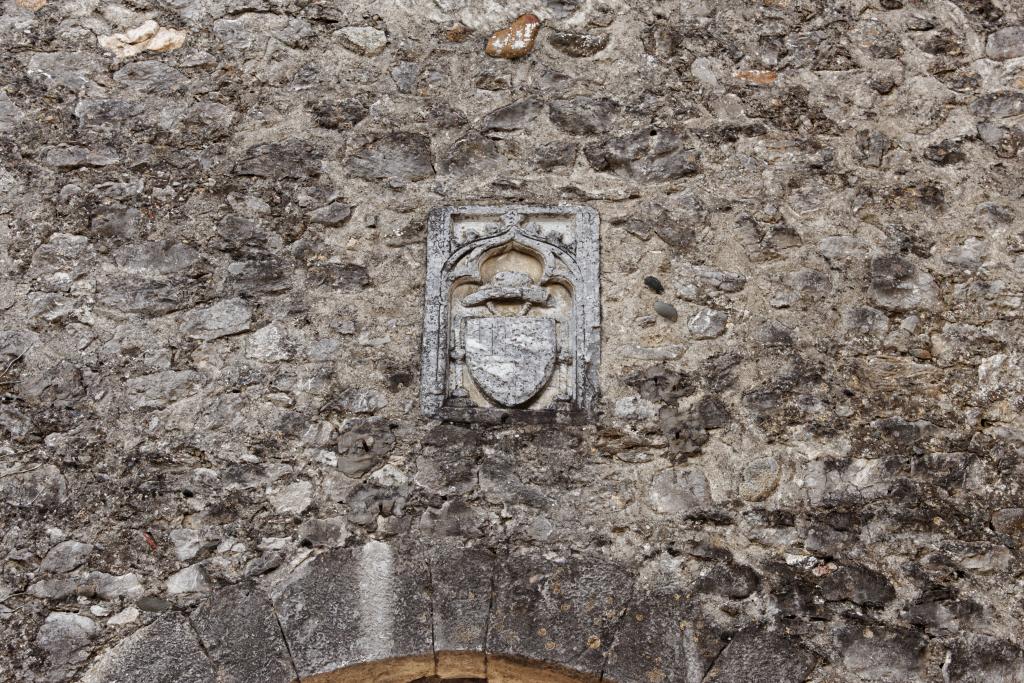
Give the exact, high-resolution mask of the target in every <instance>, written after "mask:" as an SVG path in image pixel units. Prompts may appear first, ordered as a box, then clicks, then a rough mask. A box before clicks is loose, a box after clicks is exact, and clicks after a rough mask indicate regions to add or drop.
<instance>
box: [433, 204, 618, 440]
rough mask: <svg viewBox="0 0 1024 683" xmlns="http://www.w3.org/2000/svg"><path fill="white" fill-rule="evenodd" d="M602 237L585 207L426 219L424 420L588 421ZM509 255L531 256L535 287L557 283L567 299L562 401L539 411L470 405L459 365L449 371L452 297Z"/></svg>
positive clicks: (468, 212) (464, 212)
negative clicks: (536, 270)
mask: <svg viewBox="0 0 1024 683" xmlns="http://www.w3.org/2000/svg"><path fill="white" fill-rule="evenodd" d="M599 233H600V219H599V217H598V214H597V212H596V211H595V210H593V209H590V208H587V207H583V206H528V205H512V206H448V207H443V208H438V209H434V210H433V211H431V212H430V215H429V218H428V221H427V278H426V294H425V306H424V318H423V354H422V370H421V373H422V377H421V382H422V391H421V398H422V409H423V413H424V414H426V415H428V416H431V417H437V418H441V419H444V420H449V421H459V422H485V423H492V422H506V421H509V420H510V419H516V420H522V421H529V422H580V421H584V420H586V419H588V418H590V417H591V416H592V413H593V409H594V404H595V401H596V398H597V394H598V366H599V364H600V353H601V329H600V328H601V303H600V302H601V293H600V234H599ZM509 250H515V251H519V252H522V253H525V254H529V255H531V256H533V257H534V258H536V259H537V260H538V261H539V262H540V263H541V264H542V265H543V271H542V273H541V274H540V277H539V280H538V282H537V283H536V284H537V285H539V286H541V287H544V286H548V285H552V284H558V285H559V286H563V287H565V288H567V289H568V290H569V291H570V293H571V296H572V305H571V313H570V315H569V316H567V320H566V321H565V322H564V324H565V325H567V327H568V329H567V330H566V331H565V332H566V334H568V335H569V344H567V346H569V347H571V348H570V350H569V356H570V360H569V361H567V362H566V367H567V368H571V369H569V370H567V377H566V379H564V384H565V392H564V396H562V397H561V398H562V400H561V401H558V402H549V403H548V404H547V405H542V406H539V407H538V406H531V405H526V406H524V407H518V406H517V407H514V408H507V407H502V406H498V405H493V404H491V405H487V404H484V405H481V404H480V403H479V402H477V403H476V404H474V402H473V401H471V400H470V399H468V398H466V397H465V396H464V395H462V396H460V395H459V393H460V392H459V391H458V390H459V389H461V388H462V383H463V382H464V381H469V380H463V379H461V378H462V371H461V370H460V369H459V366H458V365H455V366H454V371H453V363H452V358H453V354H454V344H455V336H456V335H455V333H454V332H453V320H452V307H453V304H452V293H453V291H454V289H455V288H456V287H457V286H459V285H460V284H464V283H472V284H476V285H482V284H483V281H482V279H481V272H482V268H483V265H484V263H485V262H486V261H487V260H488V259H490V258H492V257H494V256H495V255H498V254H501V253H504V252H507V251H509ZM569 376H571V381H570V379H568V377H569ZM462 393H463V394H464V393H465V392H462Z"/></svg>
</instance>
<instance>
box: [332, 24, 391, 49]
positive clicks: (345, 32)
mask: <svg viewBox="0 0 1024 683" xmlns="http://www.w3.org/2000/svg"><path fill="white" fill-rule="evenodd" d="M334 35H336V36H338V38H339V39H340V40H341V44H342V45H344V46H345V47H346V48H348V49H349V50H351V51H352V52H355V53H357V54H361V55H363V56H365V57H374V56H376V55H379V54H380V53H381V52H383V51H384V48H385V47H387V45H388V37H387V34H385V33H384V31H381V30H380V29H376V28H373V27H372V26H346V27H345V28H343V29H339V30H338V31H336V32H335V34H334Z"/></svg>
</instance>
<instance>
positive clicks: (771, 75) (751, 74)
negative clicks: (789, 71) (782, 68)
mask: <svg viewBox="0 0 1024 683" xmlns="http://www.w3.org/2000/svg"><path fill="white" fill-rule="evenodd" d="M733 76H735V77H736V78H738V79H740V80H741V81H747V82H748V83H753V84H754V85H771V84H772V83H774V82H775V79H776V78H778V77H779V74H778V73H776V72H775V71H767V70H763V69H749V70H745V71H737V72H736V73H734V74H733Z"/></svg>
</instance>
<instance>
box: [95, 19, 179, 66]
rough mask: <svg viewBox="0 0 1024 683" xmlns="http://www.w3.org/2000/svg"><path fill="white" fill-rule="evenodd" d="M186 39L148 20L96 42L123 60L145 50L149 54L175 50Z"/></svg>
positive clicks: (170, 29)
mask: <svg viewBox="0 0 1024 683" xmlns="http://www.w3.org/2000/svg"><path fill="white" fill-rule="evenodd" d="M186 37H187V35H186V33H185V32H184V31H178V30H176V29H173V28H165V27H163V26H160V25H159V24H157V23H156V22H155V21H153V20H152V19H150V20H148V21H145V22H143V23H142V24H141V25H140V26H138V27H137V28H133V29H131V30H130V31H125V32H124V33H114V34H111V35H109V36H100V37H99V38H98V39H97V40H98V42H99V44H100V47H102V48H103V49H105V50H109V51H110V52H113V53H114V54H115V55H117V56H118V57H121V58H122V59H123V58H128V57H134V56H135V55H137V54H139V53H140V52H143V51H145V50H149V51H151V52H168V51H170V50H176V49H177V48H179V47H181V46H182V45H184V44H185V38H186Z"/></svg>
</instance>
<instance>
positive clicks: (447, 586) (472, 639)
mask: <svg viewBox="0 0 1024 683" xmlns="http://www.w3.org/2000/svg"><path fill="white" fill-rule="evenodd" d="M456 543H457V542H456ZM497 563H498V558H497V557H496V556H495V555H494V553H492V552H490V551H489V550H486V549H483V548H462V547H459V546H457V545H454V544H452V543H448V544H444V545H440V546H438V547H437V548H436V549H435V551H434V552H433V553H432V555H431V558H430V575H431V581H432V585H433V596H434V614H433V629H434V649H435V652H436V657H437V675H438V676H443V677H446V678H461V677H465V678H472V677H483V676H484V675H485V674H486V669H485V662H484V657H485V652H486V646H487V621H488V618H489V615H490V604H491V588H492V581H493V579H494V572H495V570H496V568H497Z"/></svg>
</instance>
